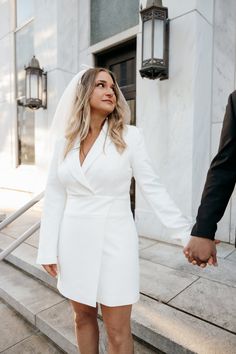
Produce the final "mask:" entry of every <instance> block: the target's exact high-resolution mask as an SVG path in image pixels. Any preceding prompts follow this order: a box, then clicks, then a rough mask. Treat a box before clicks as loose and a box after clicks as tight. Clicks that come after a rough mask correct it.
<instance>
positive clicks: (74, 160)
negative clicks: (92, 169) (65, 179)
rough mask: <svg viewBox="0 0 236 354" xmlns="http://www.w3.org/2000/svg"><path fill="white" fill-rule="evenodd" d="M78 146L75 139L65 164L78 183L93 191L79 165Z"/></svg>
mask: <svg viewBox="0 0 236 354" xmlns="http://www.w3.org/2000/svg"><path fill="white" fill-rule="evenodd" d="M79 148H80V143H79V141H77V142H76V144H75V145H74V147H73V148H72V150H71V151H70V152H69V154H68V156H67V159H66V160H67V166H68V169H69V170H70V173H71V175H72V176H73V177H74V178H75V179H76V180H77V181H78V182H79V183H80V184H82V185H83V186H84V187H85V188H86V189H88V190H89V191H91V192H93V189H92V187H91V186H90V184H89V183H88V180H87V178H86V176H85V175H84V172H83V170H82V168H81V166H80V160H79Z"/></svg>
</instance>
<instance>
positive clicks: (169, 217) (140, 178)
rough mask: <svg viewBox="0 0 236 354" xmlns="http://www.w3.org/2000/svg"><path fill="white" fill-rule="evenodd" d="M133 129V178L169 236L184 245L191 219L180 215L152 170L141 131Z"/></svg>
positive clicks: (187, 237)
mask: <svg viewBox="0 0 236 354" xmlns="http://www.w3.org/2000/svg"><path fill="white" fill-rule="evenodd" d="M133 130H134V133H135V135H136V136H135V139H134V140H135V143H134V144H133V148H132V151H133V152H132V169H133V175H134V178H135V180H136V182H137V184H138V185H139V187H140V189H141V191H142V193H143V195H144V197H145V199H146V200H147V201H148V203H149V204H150V206H151V207H152V209H153V211H154V212H155V214H156V216H157V217H158V219H159V220H160V221H161V223H162V224H163V225H164V226H165V227H166V228H167V229H168V234H169V236H170V237H171V238H172V239H173V240H175V241H177V243H181V244H182V245H185V244H186V242H187V241H188V239H189V235H190V230H191V226H192V224H191V221H190V220H188V219H187V218H185V217H184V216H183V215H182V213H181V211H180V210H179V208H178V207H177V206H176V205H175V203H174V201H173V200H172V199H171V197H170V196H169V194H168V193H167V191H166V189H165V187H164V186H163V184H162V183H161V182H160V179H159V177H158V176H157V174H156V173H155V172H154V170H153V168H152V165H151V161H150V158H149V156H148V154H147V151H146V147H145V143H144V138H143V136H142V133H141V132H140V131H139V130H138V129H137V128H133Z"/></svg>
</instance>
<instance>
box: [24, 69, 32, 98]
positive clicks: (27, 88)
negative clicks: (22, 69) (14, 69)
mask: <svg viewBox="0 0 236 354" xmlns="http://www.w3.org/2000/svg"><path fill="white" fill-rule="evenodd" d="M30 95H31V89H30V72H29V71H28V70H27V71H26V92H25V98H26V99H29V98H30Z"/></svg>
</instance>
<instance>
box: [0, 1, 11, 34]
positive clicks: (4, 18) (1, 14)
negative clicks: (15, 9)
mask: <svg viewBox="0 0 236 354" xmlns="http://www.w3.org/2000/svg"><path fill="white" fill-rule="evenodd" d="M10 9H11V7H10V1H9V0H0V39H1V38H2V37H4V36H5V35H6V34H8V33H9V31H10Z"/></svg>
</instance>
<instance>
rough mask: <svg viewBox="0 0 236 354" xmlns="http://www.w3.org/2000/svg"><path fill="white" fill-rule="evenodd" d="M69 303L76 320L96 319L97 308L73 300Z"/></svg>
mask: <svg viewBox="0 0 236 354" xmlns="http://www.w3.org/2000/svg"><path fill="white" fill-rule="evenodd" d="M70 303H71V305H72V308H73V310H74V313H75V316H76V317H77V319H78V320H79V319H81V320H82V319H94V318H97V313H98V306H96V307H92V306H89V305H85V304H81V303H80V302H77V301H73V300H70Z"/></svg>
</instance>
